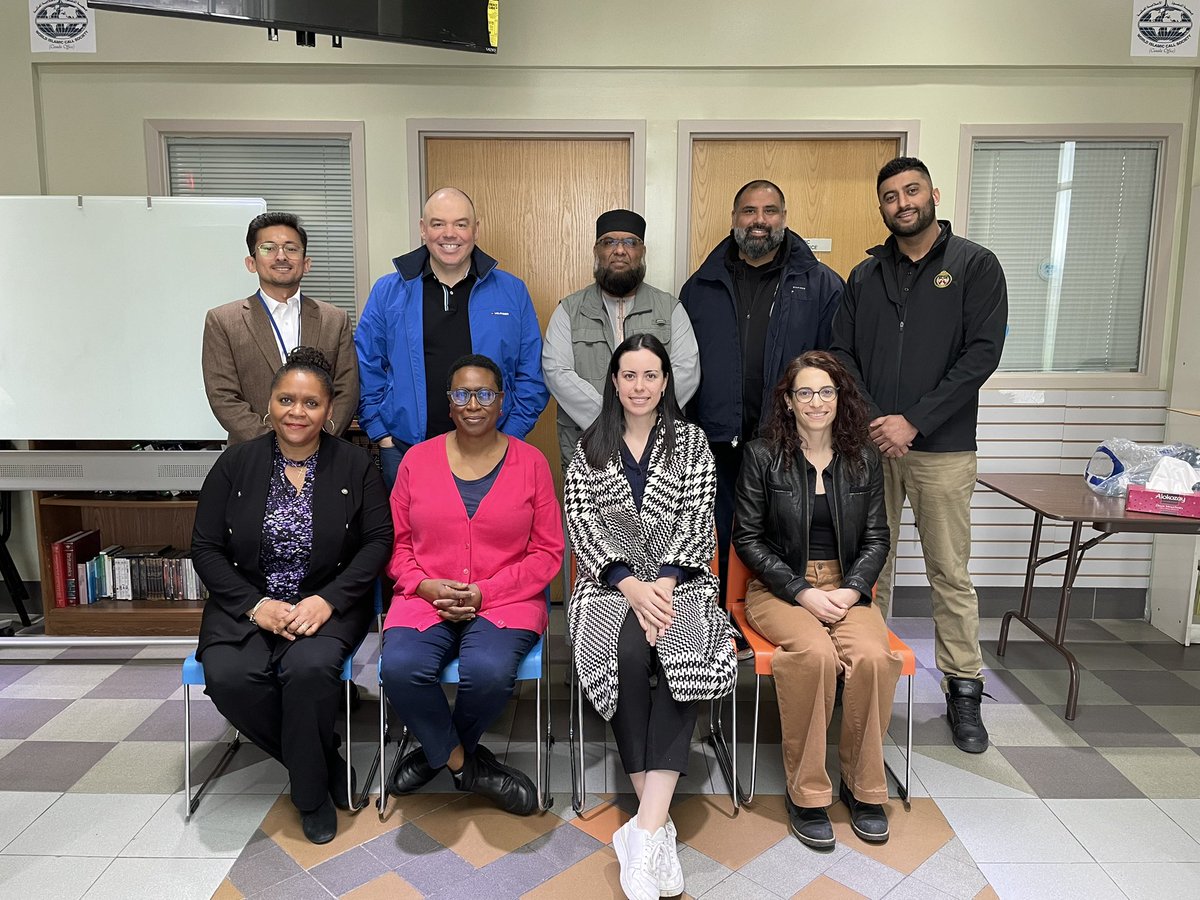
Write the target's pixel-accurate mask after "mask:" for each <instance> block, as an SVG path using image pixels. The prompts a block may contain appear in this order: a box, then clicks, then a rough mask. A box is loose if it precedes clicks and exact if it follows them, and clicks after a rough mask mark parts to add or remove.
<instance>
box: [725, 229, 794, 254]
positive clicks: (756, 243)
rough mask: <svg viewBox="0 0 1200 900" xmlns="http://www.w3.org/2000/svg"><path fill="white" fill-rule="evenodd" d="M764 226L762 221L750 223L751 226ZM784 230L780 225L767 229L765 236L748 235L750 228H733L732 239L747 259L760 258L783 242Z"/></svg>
mask: <svg viewBox="0 0 1200 900" xmlns="http://www.w3.org/2000/svg"><path fill="white" fill-rule="evenodd" d="M765 227H766V225H765V224H764V223H762V222H755V223H754V224H753V225H751V228H765ZM785 230H786V229H785V228H784V227H783V226H782V225H781V226H780V227H779V228H770V229H768V231H767V235H766V237H750V228H735V229H733V240H734V243H736V244H737V245H738V249H739V250H741V251H742V253H743V254H744V255H745V256H746V257H747V258H748V259H762V258H763V257H764V256H766V255H767V254H768V253H770V252H771V251H772V250H774V249H775V248H776V247H778V246H779V245H780V244H782V243H783V234H784V231H785Z"/></svg>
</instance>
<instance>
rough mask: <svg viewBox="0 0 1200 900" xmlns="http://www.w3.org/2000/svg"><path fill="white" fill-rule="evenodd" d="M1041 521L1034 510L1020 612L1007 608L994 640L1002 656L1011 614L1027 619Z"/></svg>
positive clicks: (1040, 534) (1029, 609) (1035, 572)
mask: <svg viewBox="0 0 1200 900" xmlns="http://www.w3.org/2000/svg"><path fill="white" fill-rule="evenodd" d="M1042 521H1043V518H1042V514H1041V513H1039V512H1035V513H1034V514H1033V534H1032V535H1031V536H1030V538H1029V562H1028V563H1026V565H1025V588H1024V590H1023V591H1022V592H1021V610H1020V612H1017V611H1016V610H1009V611H1008V612H1006V613H1005V614H1004V619H1003V621H1001V623H1000V640H998V641H997V642H996V655H997V656H1003V655H1004V651H1005V650H1007V649H1008V629H1009V626H1010V625H1012V620H1013V616H1016V617H1017V618H1019V619H1020V620H1021V621H1022V622H1028V620H1029V613H1030V611H1031V608H1032V604H1033V579H1034V576H1035V575H1036V574H1037V568H1038V550H1039V549H1040V547H1041V544H1042Z"/></svg>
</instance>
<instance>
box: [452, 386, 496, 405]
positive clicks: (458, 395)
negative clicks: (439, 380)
mask: <svg viewBox="0 0 1200 900" xmlns="http://www.w3.org/2000/svg"><path fill="white" fill-rule="evenodd" d="M503 393H504V391H493V390H492V389H491V388H476V389H475V390H473V391H468V390H467V389H466V388H455V389H454V390H452V391H446V396H447V397H449V398H450V402H451V403H453V404H454V405H455V406H466V405H467V404H468V403H470V402H471V398H472V397H474V398H475V400H476V401H477V402H478V403H479V405H480V406H491V405H492V404H493V403H495V402H496V398H497V397H499V396H500V395H501V394H503Z"/></svg>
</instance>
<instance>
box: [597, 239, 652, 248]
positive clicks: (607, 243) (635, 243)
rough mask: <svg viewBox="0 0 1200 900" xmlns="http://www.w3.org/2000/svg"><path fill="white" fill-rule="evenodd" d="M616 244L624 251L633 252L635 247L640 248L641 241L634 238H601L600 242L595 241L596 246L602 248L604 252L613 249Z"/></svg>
mask: <svg viewBox="0 0 1200 900" xmlns="http://www.w3.org/2000/svg"><path fill="white" fill-rule="evenodd" d="M617 244H620V245H621V246H622V247H624V248H625V249H626V250H633V249H634V248H635V247H640V246H642V239H641V238H635V237H627V238H610V237H603V238H600V240H598V241H596V246H597V247H603V248H604V249H605V250H612V249H613V248H614V247H616V246H617Z"/></svg>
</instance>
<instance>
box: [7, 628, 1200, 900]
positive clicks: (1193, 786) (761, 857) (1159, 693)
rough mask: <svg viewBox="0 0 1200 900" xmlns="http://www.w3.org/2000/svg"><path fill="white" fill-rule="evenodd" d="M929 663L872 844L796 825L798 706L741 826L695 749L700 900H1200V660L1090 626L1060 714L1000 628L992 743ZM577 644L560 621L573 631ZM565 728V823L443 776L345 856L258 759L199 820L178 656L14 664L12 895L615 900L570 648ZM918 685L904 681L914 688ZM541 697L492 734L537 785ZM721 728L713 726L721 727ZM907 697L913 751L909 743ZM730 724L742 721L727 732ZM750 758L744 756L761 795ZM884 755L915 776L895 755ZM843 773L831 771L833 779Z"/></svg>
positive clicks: (1044, 655) (917, 636) (214, 743)
mask: <svg viewBox="0 0 1200 900" xmlns="http://www.w3.org/2000/svg"><path fill="white" fill-rule="evenodd" d="M891 624H892V628H893V630H894V631H896V633H897V634H899V635H901V636H902V637H903V638H905V639H906V640H907V641H908V642H909V643H910V645H911V646H912V648H913V650H914V651H915V653H916V655H917V661H918V670H917V674H916V676H915V679H914V692H915V715H914V728H913V731H914V744H915V750H916V754H915V756H914V759H913V785H912V789H913V799H912V803H911V807H910V808H909V809H905V808H904V805H903V804H901V803H899V802H898V801H896V800H893V801H892V802H891V804H890V808H889V815H890V818H891V825H892V838H891V840H890V842H889V843H887V844H885V845H883V846H871V845H867V844H864V843H863V842H861V841H859V840H858V839H857V838H856V837H854V835H853V833H852V832H851V831H850V828H849V824H848V821H847V817H846V812H845V809H844V807H842V806H840V805H835V806H834V807H833V810H832V815H833V818H834V822H835V829H836V831H837V835H838V846H837V848H836V849H835V850H834V851H833V852H831V853H827V854H819V853H815V852H813V851H810V850H808V849H806V848H805V847H803V846H801V845H800V844H799V843H798V842H797V841H796V840H795V839H794V838H792V837H791V836H790V835H789V833H788V829H787V820H786V815H785V813H784V809H783V803H782V796H781V795H782V784H783V782H782V766H781V762H780V759H779V747H778V740H779V729H778V713H777V708H776V706H775V703H774V697H773V693H772V691H771V688H770V687H767V688H765V690H764V703H763V720H762V739H763V740H764V741H765V742H766V743H765V744H764V746H763V748H762V750H761V751H760V757H759V767H758V783H757V790H758V796H757V797H756V799H755V801H754V803H753V804H752V805H751V806H749V807H747V808H744V809H743V810H742V811H741V812H740V813H739V814H738V815H737V816H733V815H731V810H730V804H729V799H728V796H727V795H724V794H722V793H721V792H723V791H724V782H723V780H722V779H721V775H720V771H719V769H718V768H717V766H716V764H715V761H714V759H713V758H712V755H711V752H710V751H709V750H708V748H707V747H706V746H704V745H703V744H701V743H699V742H697V743H696V744H695V745H694V748H693V758H692V763H691V767H690V769H691V770H690V772H689V774H688V776H687V778H686V779H684V780H683V782H681V790H680V796H679V797H678V799H677V802H676V804H675V806H674V808H673V810H672V816H673V818H674V820H675V823H676V825H677V827H678V830H679V836H680V841H681V847H680V850H681V852H680V858H681V860H682V862H683V866H684V872H685V876H686V881H687V890H688V894H689V895H690V896H693V897H699V896H703V897H706V898H742V897H746V898H751V897H763V898H774V897H792V896H800V897H830V898H842V897H888V898H892V900H896V898H921V900H926V898H930V900H937V898H944V897H954V898H963V900H966V898H974V897H992V896H997V895H998V896H1000V897H1003V898H1009V897H1015V898H1023V897H1029V898H1038V900H1043V898H1051V897H1064V898H1068V897H1069V898H1075V897H1085V896H1086V897H1094V898H1107V897H1132V898H1140V897H1154V898H1156V900H1157V898H1161V897H1163V896H1168V897H1170V896H1179V897H1186V896H1194V895H1195V894H1194V892H1195V890H1196V887H1195V886H1196V884H1198V883H1200V703H1198V702H1197V701H1198V700H1200V648H1189V649H1184V648H1182V647H1180V646H1179V645H1177V644H1175V643H1174V642H1172V641H1170V640H1169V639H1167V638H1165V637H1164V636H1162V635H1161V634H1159V632H1157V631H1155V630H1154V629H1152V628H1150V627H1149V626H1147V625H1144V624H1142V623H1139V622H1128V621H1101V622H1092V621H1080V622H1072V623H1071V638H1072V644H1073V649H1074V651H1075V652H1076V655H1077V656H1078V657H1079V660H1080V663H1081V664H1082V665H1083V666H1084V668H1085V671H1084V673H1083V680H1082V687H1081V693H1080V704H1081V705H1080V708H1079V715H1078V717H1077V719H1076V720H1075V721H1074V722H1066V721H1064V720H1063V718H1062V712H1063V704H1064V701H1065V696H1066V683H1067V677H1066V670H1065V668H1064V667H1063V665H1062V663H1061V660H1060V657H1059V656H1058V654H1057V653H1055V652H1054V651H1053V650H1050V649H1049V648H1047V647H1045V646H1044V645H1042V644H1040V643H1037V642H1034V641H1030V640H1028V638H1029V637H1030V635H1029V634H1028V633H1026V632H1023V631H1022V629H1021V627H1020V626H1019V625H1017V626H1014V635H1013V638H1014V640H1013V642H1012V643H1010V645H1009V651H1008V653H1007V655H1006V657H1005V658H1004V659H1003V660H1001V659H1000V658H998V657H996V656H995V655H994V650H995V635H996V630H997V626H998V623H997V622H995V621H988V622H985V623H984V628H983V631H984V637H985V654H984V656H985V666H986V667H987V673H986V674H987V679H988V682H987V691H988V693H989V694H991V695H993V697H994V698H995V699H994V701H991V700H989V701H985V703H986V706H985V710H984V714H985V721H986V723H987V725H988V727H989V730H990V731H991V735H992V741H993V746H992V748H991V749H990V750H988V752H986V753H984V754H981V755H978V756H972V755H967V754H963V753H961V752H959V751H958V750H956V749H955V748H954V747H953V745H952V744H951V742H950V734H949V730H948V728H947V726H946V724H945V720H944V717H943V716H944V703H943V701H942V696H941V693H940V690H939V687H938V680H939V675H938V673H937V671H936V670H935V669H934V668H933V640H932V628H931V626H930V624H929V623H928V622H927V621H924V620H917V619H907V620H906V619H900V620H893V622H892V623H891ZM556 628H558V630H557V633H558V634H561V622H559V623H556ZM552 646H554V648H555V651H556V652H555V653H554V654H553V658H554V659H555V660H556V663H555V666H554V670H555V671H554V677H553V678H552V688H553V690H554V691H555V700H554V703H553V715H554V721H555V733H556V734H557V735H558V736H559V739H560V743H559V744H557V745H556V746H555V748H554V751H553V766H552V773H551V787H552V789H553V791H554V794H555V800H556V802H555V805H554V808H553V809H552V810H551V812H550V813H547V814H545V815H542V816H535V817H531V818H528V819H514V818H512V817H509V816H505V815H502V814H500V813H498V812H497V811H495V810H494V809H492V808H490V807H489V806H487V805H486V804H482V803H479V802H477V801H476V800H475V799H474V798H473V797H470V796H467V795H463V794H458V793H455V792H454V791H453V787H452V784H451V782H450V781H449V778H448V777H447V776H445V775H442V776H439V778H438V779H436V780H435V781H434V782H433V783H432V784H431V785H430V786H429V787H428V789H427V790H426V791H425V792H423V793H421V794H419V795H415V796H410V797H406V798H402V799H399V800H397V799H393V800H392V802H391V804H390V806H389V811H388V815H387V818H386V820H385V821H384V822H380V821H379V818H378V816H377V815H376V813H375V810H374V808H373V807H371V808H368V809H366V810H364V811H363V812H361V813H359V814H358V815H356V816H350V815H347V814H341V815H342V819H341V823H340V831H339V834H338V837H337V838H336V839H335V840H334V842H333V843H331V844H328V845H326V846H324V847H315V846H313V845H311V844H309V843H307V842H306V841H305V840H304V838H303V836H302V835H301V834H300V829H299V823H298V820H297V817H296V815H295V812H294V810H293V809H292V807H291V804H290V802H289V801H288V800H287V798H286V795H283V796H281V793H282V792H283V791H284V790H285V788H286V773H285V772H284V771H283V769H282V767H280V766H279V765H278V764H276V763H275V762H273V761H271V760H269V759H265V758H264V757H263V755H262V754H261V753H260V752H259V751H258V750H257V749H256V748H254V747H252V746H247V747H245V748H243V749H242V750H241V752H240V753H239V754H238V756H237V758H235V761H234V765H233V767H232V771H230V772H228V773H227V774H226V775H225V776H223V777H222V778H220V779H219V780H218V781H216V782H215V783H214V786H212V787H211V788H210V793H209V794H207V795H206V796H205V798H204V802H203V803H202V804H201V805H200V808H199V810H198V812H197V813H196V815H195V816H194V817H193V818H192V820H191V821H190V822H185V821H184V818H183V808H184V801H183V795H182V793H181V791H182V777H181V770H182V757H183V750H182V746H181V736H182V721H183V701H182V689H181V688H180V686H179V665H178V660H179V655H178V654H176V653H175V652H174V651H172V650H164V649H158V648H155V649H146V650H142V651H140V652H136V651H128V650H118V649H105V650H85V649H82V648H81V649H72V650H65V651H55V650H43V649H40V648H36V647H30V648H21V649H18V650H0V896H3V897H21V898H37V897H46V898H54V900H59V898H76V897H87V898H97V897H114V898H122V900H126V898H141V897H146V898H168V897H170V898H192V897H197V898H205V897H210V896H216V897H220V898H236V897H255V898H259V897H262V898H271V897H280V898H284V897H286V898H308V897H314V898H329V897H331V896H332V897H349V898H354V900H369V898H376V897H379V898H383V897H389V898H391V897H399V898H404V897H421V896H438V897H470V898H472V900H490V898H501V897H518V896H529V897H537V898H560V897H567V898H579V900H583V898H590V897H612V896H620V892H619V888H618V886H617V863H616V858H615V856H614V855H613V851H612V847H611V845H610V843H609V841H610V839H611V835H612V832H613V831H614V830H615V829H616V827H618V826H619V825H620V823H621V822H623V821H624V820H625V818H627V817H628V816H629V814H630V812H631V811H632V808H633V807H632V799H633V798H632V795H631V793H630V786H629V782H628V779H626V778H625V776H624V775H623V774H621V772H620V767H619V764H618V761H617V755H616V751H615V749H614V748H613V747H612V746H611V745H610V744H606V743H603V742H602V739H603V737H604V736H605V735H606V734H607V732H606V731H605V730H604V729H602V727H601V723H600V722H599V720H598V719H597V718H596V717H595V716H594V715H591V716H590V717H589V719H588V723H587V729H588V736H589V739H590V741H591V742H590V743H589V744H588V746H587V757H586V758H587V789H588V796H587V802H586V804H585V811H584V814H583V815H582V816H579V817H576V816H575V815H574V814H573V813H572V812H571V807H570V769H569V766H568V762H567V755H566V752H567V748H566V741H565V737H566V701H565V689H564V688H563V686H562V670H563V653H564V652H565V651H564V650H563V649H562V647H561V641H555V642H554V643H553V645H552ZM358 663H359V669H358V677H359V681H360V683H361V684H363V685H364V687H366V688H367V696H366V702H365V703H364V704H363V706H362V708H361V709H360V710H359V711H358V712H357V713H356V715H355V721H354V729H353V733H354V737H355V739H356V740H355V742H354V744H353V748H352V749H353V759H354V761H355V764H356V767H357V768H358V770H359V771H360V772H363V773H365V770H366V768H367V766H368V765H369V760H370V756H371V753H372V749H373V745H372V743H371V739H372V738H373V737H374V735H375V728H376V725H375V721H376V716H377V714H378V712H377V710H378V707H377V706H376V699H375V698H376V695H377V694H376V691H375V690H374V686H373V684H372V680H373V677H374V671H375V667H374V659H373V655H372V652H371V650H370V649H369V648H364V649H363V650H362V651H360V656H359V659H358ZM752 688H753V685H752V680H751V678H750V673H749V671H744V672H743V677H742V683H741V685H740V688H739V690H740V693H741V699H740V700H739V702H738V714H739V719H740V721H739V728H740V731H739V738H740V739H742V740H743V741H745V740H747V739H748V737H749V724H750V721H751V716H752V715H753V702H752V699H751V698H752ZM901 692H903V682H902V684H901ZM193 699H194V701H195V702H194V703H193V735H194V740H195V741H196V744H195V752H196V754H197V755H196V759H197V760H198V762H197V770H198V772H199V773H200V774H202V773H203V772H204V771H205V769H206V767H211V766H212V765H213V764H214V763H215V760H216V757H217V756H218V755H219V751H220V747H219V745H218V742H219V741H220V740H221V738H222V736H223V734H224V723H223V722H222V720H221V718H220V716H219V715H217V714H216V712H215V710H214V709H213V708H212V706H211V704H209V702H208V700H207V698H205V697H203V696H202V695H199V694H197V695H196V696H195V697H194V698H193ZM533 712H534V705H533V700H532V694H531V693H530V692H529V691H528V690H527V691H526V692H525V693H524V694H523V695H522V697H521V699H520V700H518V701H514V702H513V703H512V704H510V706H509V709H508V711H507V712H506V714H505V716H503V717H502V719H501V721H500V722H498V723H497V724H496V726H494V730H493V733H491V734H489V735H488V737H487V743H488V744H489V746H491V747H492V748H493V749H494V750H495V751H496V752H497V753H498V754H499V755H502V756H506V757H507V759H508V760H509V761H510V762H515V763H516V764H518V765H521V766H522V767H524V768H526V770H527V771H532V768H533V758H534V745H533V743H532V741H533V738H534V734H535V726H534V716H533ZM702 718H704V717H702ZM903 724H904V720H903V708H902V707H901V706H900V705H899V704H898V705H897V708H896V715H895V717H894V718H893V734H895V735H901V734H902V733H903ZM727 725H728V717H727ZM748 751H749V746H748V744H745V743H743V744H741V745H740V749H739V753H740V764H741V766H742V770H743V780H745V778H746V777H747V776H748V763H749V752H748ZM888 753H889V758H890V759H891V760H892V761H893V763H894V764H899V763H900V762H901V760H900V755H899V751H898V750H897V749H896V748H894V747H890V748H889V750H888ZM835 759H836V757H834V756H833V755H832V754H831V756H830V764H831V765H836V762H835Z"/></svg>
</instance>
